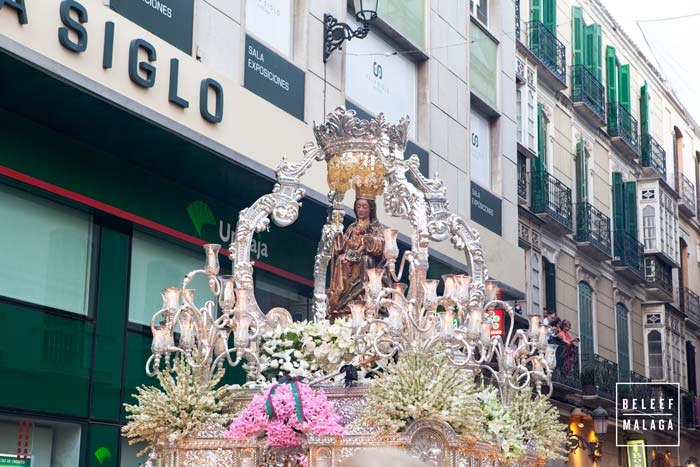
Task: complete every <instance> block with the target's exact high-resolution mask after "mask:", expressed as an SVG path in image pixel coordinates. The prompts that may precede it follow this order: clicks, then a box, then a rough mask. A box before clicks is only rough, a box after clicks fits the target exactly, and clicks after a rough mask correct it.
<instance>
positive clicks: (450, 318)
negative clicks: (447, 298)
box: [438, 310, 455, 336]
mask: <svg viewBox="0 0 700 467" xmlns="http://www.w3.org/2000/svg"><path fill="white" fill-rule="evenodd" d="M438 318H439V319H440V331H441V332H442V334H443V335H445V336H451V335H452V334H453V331H454V319H455V317H454V313H452V311H449V310H448V311H444V312H442V313H438Z"/></svg>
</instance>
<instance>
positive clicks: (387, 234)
mask: <svg viewBox="0 0 700 467" xmlns="http://www.w3.org/2000/svg"><path fill="white" fill-rule="evenodd" d="M398 234H399V231H398V230H396V229H384V257H385V258H386V259H388V260H390V261H392V260H395V259H396V258H398V257H399V247H398V245H397V244H396V237H397V236H398Z"/></svg>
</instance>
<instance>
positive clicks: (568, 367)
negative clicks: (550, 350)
mask: <svg viewBox="0 0 700 467" xmlns="http://www.w3.org/2000/svg"><path fill="white" fill-rule="evenodd" d="M552 381H553V382H554V383H558V384H559V385H562V386H565V387H567V388H569V389H570V390H571V389H577V390H580V389H581V370H580V368H579V359H578V348H577V347H573V346H572V347H568V346H564V345H562V344H560V347H558V348H557V366H556V368H554V372H553V373H552Z"/></svg>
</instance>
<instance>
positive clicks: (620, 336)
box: [515, 0, 700, 466]
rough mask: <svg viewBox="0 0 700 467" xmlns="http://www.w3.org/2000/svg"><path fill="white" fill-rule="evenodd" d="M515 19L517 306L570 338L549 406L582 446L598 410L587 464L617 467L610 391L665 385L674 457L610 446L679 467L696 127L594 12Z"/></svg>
mask: <svg viewBox="0 0 700 467" xmlns="http://www.w3.org/2000/svg"><path fill="white" fill-rule="evenodd" d="M515 8H516V16H517V19H516V24H515V31H516V37H517V58H516V63H517V66H516V72H517V78H518V84H517V99H516V101H517V105H518V114H517V115H518V118H517V121H518V133H517V135H518V161H519V164H518V167H519V173H518V175H519V176H518V195H519V201H520V203H519V205H520V210H519V223H520V225H519V241H520V244H521V246H522V247H523V251H524V255H525V262H526V274H525V276H526V277H525V280H526V283H527V285H526V289H527V306H526V308H527V309H528V310H529V312H531V313H542V312H544V311H546V310H549V311H556V312H557V314H558V317H559V318H561V319H566V320H569V321H570V322H571V325H572V331H573V334H574V335H575V336H576V337H578V338H579V339H580V342H579V343H578V345H577V348H576V354H575V355H574V356H573V358H572V359H571V360H570V361H568V364H567V365H565V367H564V368H560V369H558V371H557V374H556V377H555V378H556V380H557V392H556V395H555V399H556V400H557V401H558V402H559V403H560V404H561V412H562V416H563V419H564V420H565V421H566V422H568V423H570V427H571V429H572V431H574V432H577V433H580V434H581V435H582V436H584V437H585V438H586V439H587V440H591V439H594V438H595V434H594V433H592V431H591V430H592V425H591V421H590V413H591V411H592V410H593V409H595V408H596V407H598V406H602V407H603V408H606V409H607V410H608V412H609V413H610V414H611V423H610V428H611V429H610V430H609V432H608V435H607V436H604V437H602V441H603V444H602V458H601V459H600V460H599V461H598V462H599V463H602V465H611V466H612V465H627V459H626V455H625V454H626V452H625V448H618V447H616V439H615V428H616V427H615V424H614V422H613V421H612V419H613V417H612V415H613V413H614V410H615V395H616V383H618V382H634V383H639V382H649V381H654V382H674V383H680V389H681V394H682V396H681V399H682V407H681V424H682V428H681V430H682V433H681V442H680V447H664V448H661V447H658V448H653V447H651V446H653V445H671V444H675V443H676V440H675V439H664V437H663V436H661V435H658V434H652V433H650V432H642V431H639V432H635V431H631V430H628V431H626V432H624V433H623V434H622V435H620V439H618V442H619V443H621V444H624V443H625V441H626V440H640V439H641V440H644V442H645V443H646V445H647V446H650V447H649V448H647V449H646V453H647V456H648V463H653V464H654V465H659V466H676V465H685V464H686V462H687V459H688V458H690V457H691V456H693V455H697V452H698V450H697V441H698V434H699V433H698V427H699V425H700V424H699V423H698V422H699V421H700V420H698V410H699V407H698V399H697V397H696V396H697V379H696V375H697V372H698V369H700V367H699V366H698V364H699V362H698V359H697V358H696V356H695V349H696V348H697V347H698V344H699V343H700V342H699V341H698V338H699V334H698V324H700V313H699V311H700V309H699V308H698V305H697V303H698V299H697V294H698V291H699V290H700V282H698V273H700V267H699V265H698V259H700V257H698V253H699V250H698V243H697V242H698V239H699V233H700V232H699V230H698V227H699V224H698V211H697V186H698V183H697V181H698V168H697V167H698V155H699V154H700V153H697V152H696V149H697V147H698V141H699V138H700V133H698V131H697V124H696V122H695V121H694V120H693V119H692V117H691V116H690V114H689V113H688V112H687V110H686V109H685V107H684V106H683V104H682V102H681V101H680V100H679V99H678V97H677V96H676V95H675V94H674V93H673V91H672V89H671V88H670V86H669V84H668V83H667V82H665V81H664V79H663V78H662V76H661V74H660V73H659V72H658V70H656V69H655V68H654V67H653V66H652V65H651V64H650V62H649V61H648V60H647V59H646V58H645V57H644V56H643V54H642V53H641V52H640V51H639V49H638V48H637V47H636V46H635V44H634V43H633V42H632V41H631V40H630V39H629V37H628V36H627V35H626V34H625V33H624V31H623V30H622V28H621V27H620V26H619V24H617V23H616V22H615V19H614V18H613V17H612V16H611V15H610V14H609V13H608V12H607V11H606V9H605V7H604V5H603V2H601V1H600V0H581V1H577V0H573V1H564V0H529V1H528V0H520V1H516V2H515ZM589 455H590V452H589V451H588V450H586V449H580V450H577V452H575V453H572V454H571V455H570V457H569V463H572V464H573V465H587V464H588V463H590V462H592V459H591V458H590V457H589Z"/></svg>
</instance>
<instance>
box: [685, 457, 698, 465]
mask: <svg viewBox="0 0 700 467" xmlns="http://www.w3.org/2000/svg"><path fill="white" fill-rule="evenodd" d="M685 467H698V459H697V458H695V457H689V458H688V462H686V463H685Z"/></svg>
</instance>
